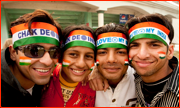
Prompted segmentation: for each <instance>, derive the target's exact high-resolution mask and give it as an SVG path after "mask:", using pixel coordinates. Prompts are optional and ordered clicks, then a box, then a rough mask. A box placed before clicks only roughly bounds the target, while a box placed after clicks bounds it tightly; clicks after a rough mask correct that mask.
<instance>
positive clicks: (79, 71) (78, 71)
mask: <svg viewBox="0 0 180 108" xmlns="http://www.w3.org/2000/svg"><path fill="white" fill-rule="evenodd" d="M72 70H73V71H74V72H76V73H82V72H84V71H85V70H75V69H72Z"/></svg>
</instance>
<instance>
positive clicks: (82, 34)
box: [63, 30, 95, 50]
mask: <svg viewBox="0 0 180 108" xmlns="http://www.w3.org/2000/svg"><path fill="white" fill-rule="evenodd" d="M73 46H84V47H89V48H92V49H93V50H95V42H94V38H93V36H92V34H91V33H90V32H89V31H86V30H74V31H72V32H71V33H70V34H69V36H68V38H67V40H66V42H65V43H64V45H63V47H64V49H65V50H66V49H68V48H70V47H73Z"/></svg>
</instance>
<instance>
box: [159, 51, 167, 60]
mask: <svg viewBox="0 0 180 108" xmlns="http://www.w3.org/2000/svg"><path fill="white" fill-rule="evenodd" d="M158 54H159V58H160V59H164V58H165V57H166V53H165V52H163V51H159V52H158Z"/></svg>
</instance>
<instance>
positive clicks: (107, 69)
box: [104, 67, 120, 73]
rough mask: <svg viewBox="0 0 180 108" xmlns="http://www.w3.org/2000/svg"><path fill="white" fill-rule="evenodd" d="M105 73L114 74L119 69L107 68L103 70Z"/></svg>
mask: <svg viewBox="0 0 180 108" xmlns="http://www.w3.org/2000/svg"><path fill="white" fill-rule="evenodd" d="M104 69H105V70H106V71H107V72H110V73H114V72H117V71H118V70H119V69H120V68H109V67H106V68H104Z"/></svg>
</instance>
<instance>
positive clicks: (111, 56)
mask: <svg viewBox="0 0 180 108" xmlns="http://www.w3.org/2000/svg"><path fill="white" fill-rule="evenodd" d="M107 62H108V63H116V62H117V59H116V57H115V56H114V52H113V51H109V53H108V57H107Z"/></svg>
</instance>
